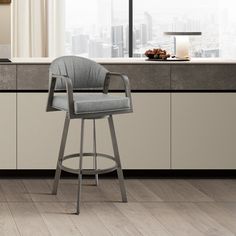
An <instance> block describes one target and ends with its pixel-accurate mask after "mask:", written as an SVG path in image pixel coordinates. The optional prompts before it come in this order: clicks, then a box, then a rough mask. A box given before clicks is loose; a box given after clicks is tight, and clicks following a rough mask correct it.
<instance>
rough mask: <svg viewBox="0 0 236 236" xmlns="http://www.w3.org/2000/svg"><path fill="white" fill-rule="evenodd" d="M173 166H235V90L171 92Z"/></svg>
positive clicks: (217, 167) (200, 167)
mask: <svg viewBox="0 0 236 236" xmlns="http://www.w3.org/2000/svg"><path fill="white" fill-rule="evenodd" d="M171 96H172V115H171V117H172V118H171V121H172V125H171V126H172V142H171V143H172V148H171V157H172V158H171V159H172V162H171V164H172V168H173V169H235V168H236V125H235V124H236V94H235V93H176V94H172V95H171Z"/></svg>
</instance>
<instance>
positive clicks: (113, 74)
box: [103, 72, 132, 109]
mask: <svg viewBox="0 0 236 236" xmlns="http://www.w3.org/2000/svg"><path fill="white" fill-rule="evenodd" d="M111 77H118V78H120V79H122V81H123V85H124V88H125V95H126V97H128V98H129V99H130V106H131V109H132V98H131V89H130V82H129V78H128V76H127V75H125V74H122V73H117V72H108V73H107V75H106V78H105V82H104V89H103V92H104V93H106V94H107V93H108V91H109V85H110V79H111Z"/></svg>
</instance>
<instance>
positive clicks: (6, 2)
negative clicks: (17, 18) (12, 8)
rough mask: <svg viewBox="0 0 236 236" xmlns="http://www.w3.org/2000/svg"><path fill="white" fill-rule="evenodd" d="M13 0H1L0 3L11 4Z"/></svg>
mask: <svg viewBox="0 0 236 236" xmlns="http://www.w3.org/2000/svg"><path fill="white" fill-rule="evenodd" d="M10 3H11V0H0V4H10Z"/></svg>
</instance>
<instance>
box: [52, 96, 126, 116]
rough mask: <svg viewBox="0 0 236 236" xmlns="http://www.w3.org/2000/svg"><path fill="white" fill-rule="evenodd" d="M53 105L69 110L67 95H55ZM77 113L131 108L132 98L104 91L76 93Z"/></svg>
mask: <svg viewBox="0 0 236 236" xmlns="http://www.w3.org/2000/svg"><path fill="white" fill-rule="evenodd" d="M52 106H53V107H54V108H57V109H59V110H63V111H68V99H67V96H66V95H55V96H54V99H53V104H52ZM74 108H75V114H84V113H86V114H87V113H98V112H99V113H102V112H105V113H110V114H112V113H113V112H117V111H124V110H127V109H130V100H129V98H127V97H124V96H123V97H122V96H117V95H108V94H103V93H100V94H98V93H89V94H87V93H80V94H79V93H77V94H74Z"/></svg>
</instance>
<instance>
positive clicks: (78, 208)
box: [76, 119, 84, 215]
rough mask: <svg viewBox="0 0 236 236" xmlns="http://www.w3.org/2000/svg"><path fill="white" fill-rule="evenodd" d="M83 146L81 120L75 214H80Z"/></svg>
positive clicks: (82, 121) (82, 124) (82, 125)
mask: <svg viewBox="0 0 236 236" xmlns="http://www.w3.org/2000/svg"><path fill="white" fill-rule="evenodd" d="M83 146H84V119H82V120H81V136H80V158H79V184H78V196H77V212H76V213H77V214H78V215H79V213H80V201H81V190H82V174H83Z"/></svg>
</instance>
